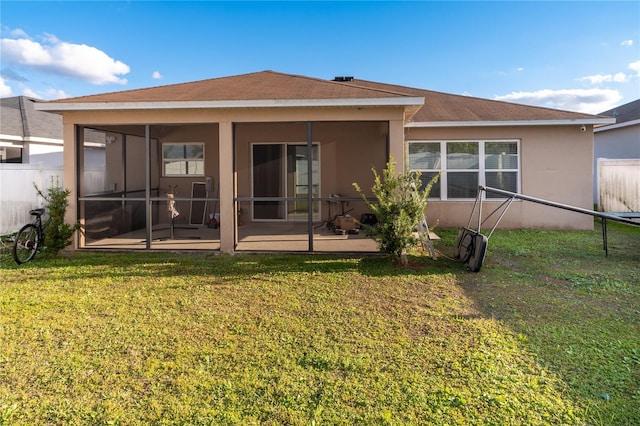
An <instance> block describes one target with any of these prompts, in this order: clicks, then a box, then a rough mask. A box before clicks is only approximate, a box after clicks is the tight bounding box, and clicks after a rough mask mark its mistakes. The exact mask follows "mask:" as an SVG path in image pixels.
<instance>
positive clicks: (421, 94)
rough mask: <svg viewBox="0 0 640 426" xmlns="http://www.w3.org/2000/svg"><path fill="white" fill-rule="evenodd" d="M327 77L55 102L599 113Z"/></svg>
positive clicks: (562, 117)
mask: <svg viewBox="0 0 640 426" xmlns="http://www.w3.org/2000/svg"><path fill="white" fill-rule="evenodd" d="M347 80H348V81H330V80H322V79H317V78H311V77H305V76H300V75H292V74H283V73H278V72H274V71H261V72H256V73H250V74H242V75H236V76H230V77H220V78H213V79H208V80H201V81H195V82H189V83H182V84H173V85H166V86H158V87H150V88H144V89H136V90H126V91H121V92H113V93H104V94H98V95H90V96H82V97H76V98H67V99H61V100H58V101H55V102H54V103H55V104H69V103H71V104H82V103H109V102H118V103H127V102H132V103H133V102H137V103H140V102H143V103H144V102H150V103H151V102H174V101H177V102H180V101H183V102H194V101H195V102H197V101H244V100H254V101H255V100H275V101H277V100H297V99H302V100H304V99H373V100H376V99H383V98H385V99H389V98H392V99H393V98H396V99H408V98H424V105H423V106H421V107H420V108H419V110H418V111H417V113H416V114H415V115H414V116H413V118H412V121H413V122H422V123H428V122H451V123H456V122H458V123H459V122H513V121H521V122H530V121H545V120H548V121H555V120H559V121H566V120H577V121H579V120H593V119H601V118H602V117H598V116H595V115H591V114H582V113H577V112H570V111H562V110H557V109H551V108H542V107H534V106H528V105H520V104H513V103H509V102H502V101H493V100H488V99H481V98H474V97H469V96H461V95H452V94H448V93H441V92H434V91H429V90H423V89H417V88H411V87H404V86H398V85H392V84H385V83H376V82H372V81H366V80H355V79H354V80H350V79H347Z"/></svg>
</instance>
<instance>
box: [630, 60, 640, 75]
mask: <svg viewBox="0 0 640 426" xmlns="http://www.w3.org/2000/svg"><path fill="white" fill-rule="evenodd" d="M629 69H630V70H631V71H635V73H636V77H640V61H635V62H631V63H630V64H629Z"/></svg>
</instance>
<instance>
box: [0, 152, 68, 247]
mask: <svg viewBox="0 0 640 426" xmlns="http://www.w3.org/2000/svg"><path fill="white" fill-rule="evenodd" d="M34 184H36V185H37V186H38V188H40V190H42V191H44V190H46V189H47V188H49V187H51V185H52V184H53V185H56V184H57V185H60V186H62V185H63V182H62V167H50V168H43V167H38V166H36V165H33V164H8V163H5V164H2V165H0V206H1V207H0V234H2V235H5V234H9V233H11V232H15V231H17V230H18V229H20V228H21V227H22V225H24V224H25V223H27V222H29V221H31V216H30V215H29V210H31V209H35V208H38V207H44V204H45V201H44V200H43V199H42V197H40V196H39V195H38V193H37V192H36V189H35V188H34V186H33V185H34Z"/></svg>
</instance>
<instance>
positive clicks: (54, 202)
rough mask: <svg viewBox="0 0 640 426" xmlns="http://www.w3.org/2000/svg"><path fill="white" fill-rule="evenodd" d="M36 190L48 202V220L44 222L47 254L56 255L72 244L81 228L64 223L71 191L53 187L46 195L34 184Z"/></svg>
mask: <svg viewBox="0 0 640 426" xmlns="http://www.w3.org/2000/svg"><path fill="white" fill-rule="evenodd" d="M33 186H34V188H35V189H36V191H37V192H38V195H40V196H41V197H42V198H43V199H44V200H45V201H46V202H47V204H46V206H45V208H46V211H47V213H48V218H47V219H46V220H45V222H44V230H45V231H44V232H45V235H44V245H45V250H44V251H45V253H47V254H51V255H56V254H58V252H59V251H60V250H62V249H63V248H65V247H67V246H68V245H70V244H71V241H72V240H71V238H72V237H73V233H74V232H75V231H76V230H77V229H78V228H79V227H80V225H79V224H77V223H76V224H73V225H69V224H68V223H65V222H64V216H65V214H66V212H67V207H68V206H69V200H68V197H69V194H71V191H69V190H68V189H64V188H62V187H60V186H59V185H57V184H56V185H53V184H52V185H51V187H49V189H47V190H46V193H45V192H43V191H42V190H40V188H38V186H37V185H36V184H35V183H34V184H33Z"/></svg>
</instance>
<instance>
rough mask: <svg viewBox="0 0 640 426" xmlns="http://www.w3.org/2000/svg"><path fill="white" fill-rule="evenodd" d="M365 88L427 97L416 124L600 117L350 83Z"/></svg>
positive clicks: (406, 89)
mask: <svg viewBox="0 0 640 426" xmlns="http://www.w3.org/2000/svg"><path fill="white" fill-rule="evenodd" d="M344 84H353V85H358V86H361V87H368V88H377V89H380V90H393V91H397V92H400V93H406V94H408V95H411V96H422V97H424V106H423V107H422V108H420V110H419V111H418V112H417V113H416V114H415V115H414V116H413V118H412V120H411V121H413V122H468V121H528V120H581V119H593V118H596V116H594V115H591V114H582V113H578V112H571V111H562V110H557V109H551V108H542V107H535V106H530V105H521V104H514V103H510V102H504V101H494V100H489V99H482V98H474V97H471V96H462V95H452V94H449V93H442V92H434V91H431V90H423V89H416V88H411V87H404V86H397V85H391V84H383V83H376V82H372V81H366V80H354V81H353V82H350V83H344Z"/></svg>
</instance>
